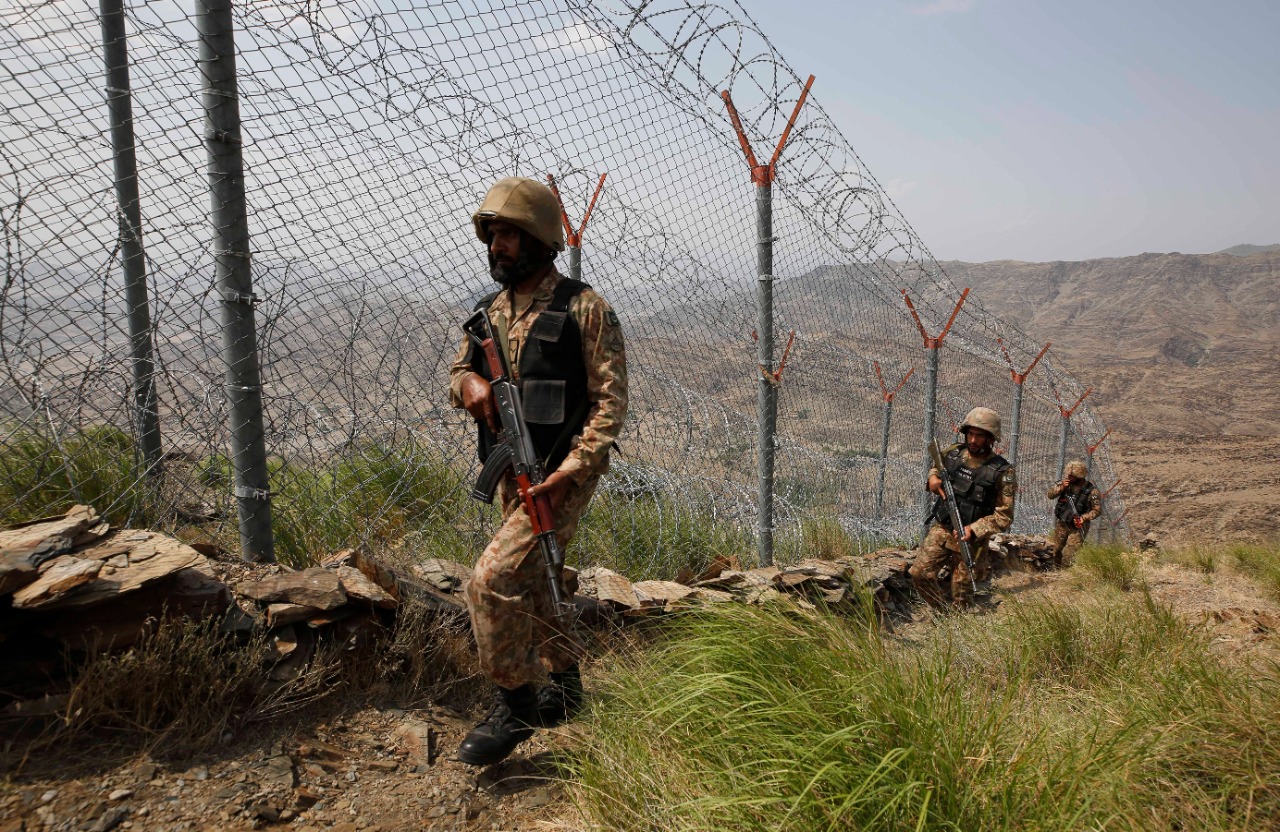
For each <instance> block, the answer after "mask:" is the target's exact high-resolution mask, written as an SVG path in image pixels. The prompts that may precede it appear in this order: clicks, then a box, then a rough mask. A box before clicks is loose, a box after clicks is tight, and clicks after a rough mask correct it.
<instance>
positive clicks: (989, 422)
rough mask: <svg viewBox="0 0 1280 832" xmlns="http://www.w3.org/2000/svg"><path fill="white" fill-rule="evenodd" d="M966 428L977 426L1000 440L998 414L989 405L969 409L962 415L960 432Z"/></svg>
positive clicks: (997, 440)
mask: <svg viewBox="0 0 1280 832" xmlns="http://www.w3.org/2000/svg"><path fill="white" fill-rule="evenodd" d="M968 428H977V429H978V430H985V431H986V432H987V433H989V434H991V436H992V437H993V438H994V439H995V441H996V442H999V441H1000V414H999V413H996V412H995V411H994V410H992V409H991V408H989V407H975V408H974V409H973V410H970V411H969V413H968V415H967V416H965V417H964V422H963V423H961V425H960V432H961V433H964V432H965V430H967V429H968Z"/></svg>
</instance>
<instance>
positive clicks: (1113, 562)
mask: <svg viewBox="0 0 1280 832" xmlns="http://www.w3.org/2000/svg"><path fill="white" fill-rule="evenodd" d="M1075 567H1076V568H1077V569H1079V570H1081V571H1082V572H1084V573H1087V574H1091V575H1093V576H1094V577H1096V578H1097V579H1098V580H1099V581H1101V582H1102V583H1104V584H1108V585H1110V586H1113V587H1115V588H1116V589H1119V590H1122V591H1124V592H1128V591H1129V590H1131V589H1133V588H1134V587H1135V586H1137V585H1138V584H1139V582H1140V581H1141V579H1142V564H1141V563H1140V562H1139V560H1138V556H1137V554H1136V553H1135V552H1133V551H1131V550H1129V549H1126V548H1125V547H1124V546H1121V545H1119V544H1115V543H1111V544H1092V543H1087V544H1085V545H1084V546H1081V547H1080V551H1078V552H1077V553H1076V560H1075Z"/></svg>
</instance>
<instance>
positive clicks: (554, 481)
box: [529, 471, 573, 511]
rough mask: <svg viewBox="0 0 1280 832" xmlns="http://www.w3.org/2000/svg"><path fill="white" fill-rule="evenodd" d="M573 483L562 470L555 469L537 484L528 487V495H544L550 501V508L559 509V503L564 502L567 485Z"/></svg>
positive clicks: (567, 491) (567, 490) (567, 489)
mask: <svg viewBox="0 0 1280 832" xmlns="http://www.w3.org/2000/svg"><path fill="white" fill-rule="evenodd" d="M571 485H573V478H572V477H570V476H569V475H568V474H566V473H565V472H564V471H555V472H553V473H552V474H551V475H550V476H548V477H547V478H546V479H545V480H543V481H542V482H541V484H539V485H535V486H534V487H533V488H530V489H529V496H531V497H542V496H544V495H545V496H546V498H547V499H549V500H550V501H551V510H552V511H559V510H560V504H561V503H563V502H564V498H565V495H566V494H568V493H569V486H571Z"/></svg>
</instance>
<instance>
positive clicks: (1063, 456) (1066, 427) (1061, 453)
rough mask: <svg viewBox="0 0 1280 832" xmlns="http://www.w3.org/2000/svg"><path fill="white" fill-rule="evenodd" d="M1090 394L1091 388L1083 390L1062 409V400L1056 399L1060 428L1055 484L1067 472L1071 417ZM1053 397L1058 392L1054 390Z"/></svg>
mask: <svg viewBox="0 0 1280 832" xmlns="http://www.w3.org/2000/svg"><path fill="white" fill-rule="evenodd" d="M1092 392H1093V388H1092V387H1090V388H1089V389H1088V390H1085V391H1084V392H1083V393H1081V394H1080V398H1078V399H1076V403H1075V404H1073V405H1071V407H1063V406H1062V400H1061V399H1058V413H1060V414H1061V415H1062V427H1061V429H1060V430H1059V431H1058V476H1057V479H1055V480H1054V481H1055V482H1061V481H1062V474H1063V472H1065V471H1066V470H1067V434H1068V433H1069V432H1070V430H1071V416H1072V414H1074V413H1075V412H1076V408H1078V407H1080V403H1081V402H1083V401H1084V400H1085V397H1087V396H1088V395H1089V394H1090V393H1092ZM1053 395H1054V397H1055V398H1057V396H1058V391H1057V390H1056V389H1055V390H1054V391H1053Z"/></svg>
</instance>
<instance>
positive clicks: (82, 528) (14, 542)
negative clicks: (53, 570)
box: [0, 506, 109, 595]
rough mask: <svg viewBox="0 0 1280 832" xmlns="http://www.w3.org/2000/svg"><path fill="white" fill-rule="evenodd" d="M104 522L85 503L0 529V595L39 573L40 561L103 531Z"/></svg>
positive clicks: (63, 552)
mask: <svg viewBox="0 0 1280 832" xmlns="http://www.w3.org/2000/svg"><path fill="white" fill-rule="evenodd" d="M108 528H109V527H108V526H107V524H106V523H103V522H102V521H100V520H99V519H98V515H97V512H95V511H94V510H93V509H92V508H90V507H89V506H75V507H74V508H72V509H71V510H70V511H68V512H67V513H66V514H65V515H63V516H60V517H46V518H43V519H41V520H32V521H30V522H27V523H22V524H20V525H17V526H11V527H10V528H7V529H3V530H0V595H8V594H10V593H12V592H15V591H17V590H18V589H21V588H22V587H23V586H26V585H27V584H30V583H32V582H34V581H35V580H36V579H38V578H39V577H40V569H39V567H40V566H41V564H43V563H44V562H46V561H48V560H50V559H52V558H54V557H56V556H58V555H61V554H65V553H67V552H70V551H71V550H72V549H73V548H75V547H76V546H80V545H83V544H84V543H87V542H89V541H92V540H95V539H96V538H98V537H101V536H102V535H104V534H106V532H107V530H108Z"/></svg>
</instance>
